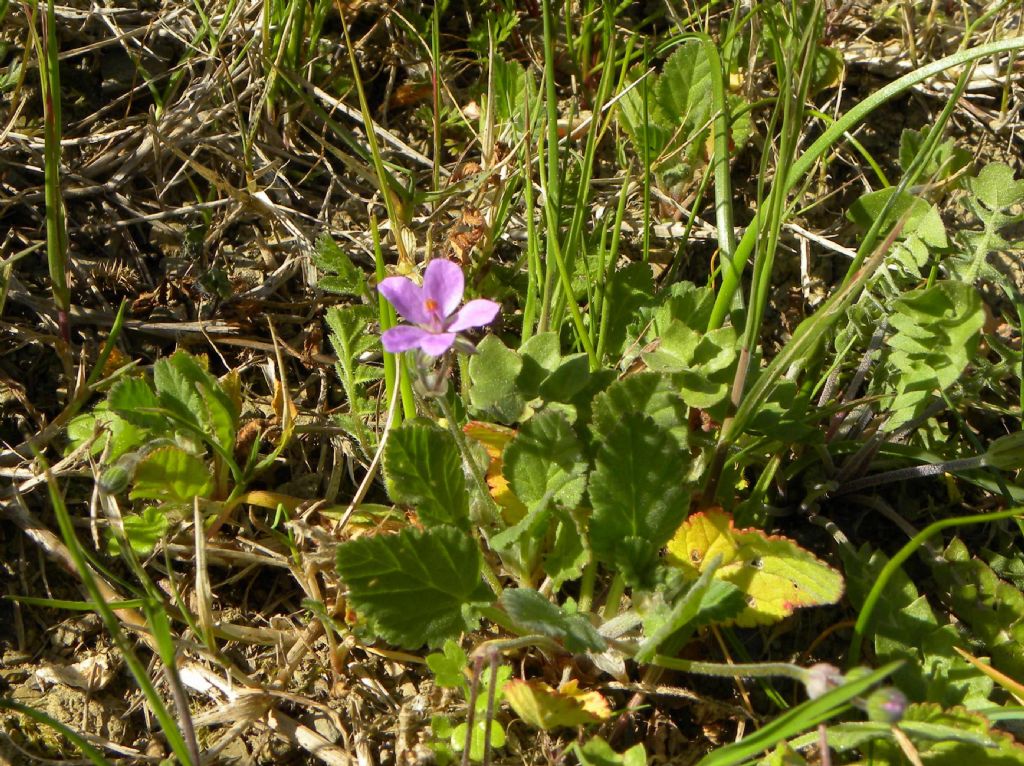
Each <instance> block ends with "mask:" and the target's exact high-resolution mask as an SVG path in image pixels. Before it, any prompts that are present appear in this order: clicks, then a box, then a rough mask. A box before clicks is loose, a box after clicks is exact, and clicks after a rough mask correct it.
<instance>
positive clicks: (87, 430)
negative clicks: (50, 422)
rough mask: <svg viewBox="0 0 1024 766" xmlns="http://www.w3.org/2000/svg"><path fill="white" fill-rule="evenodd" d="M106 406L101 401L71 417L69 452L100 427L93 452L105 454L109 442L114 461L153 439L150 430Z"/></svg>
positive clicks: (108, 457)
mask: <svg viewBox="0 0 1024 766" xmlns="http://www.w3.org/2000/svg"><path fill="white" fill-rule="evenodd" d="M106 407H107V405H106V403H102V404H100V405H98V406H97V407H96V409H94V410H93V411H92V412H89V413H86V414H84V415H79V416H77V417H75V418H72V420H71V422H70V423H68V440H69V441H70V445H69V447H68V451H69V452H70V451H74V450H75V449H78V447H80V446H81V445H82V444H84V443H85V442H87V441H88V440H89V439H92V438H93V435H94V434H95V433H96V430H97V429H99V434H98V437H97V438H96V440H95V441H94V442H93V445H92V447H91V449H90V452H91V454H92V455H100V454H103V451H104V450H105V449H107V447H108V445H109V451H108V452H107V460H108V462H111V463H112V462H114V461H116V460H117V459H118V458H119V457H121V456H122V455H124V454H125V453H127V452H130V451H131V450H134V449H135V448H137V447H139V446H141V445H142V444H144V443H145V442H146V441H147V440H149V439H150V438H152V437H151V435H150V432H149V431H148V430H147V429H145V428H140V427H139V426H137V425H135V424H133V423H130V422H128V421H127V420H125V419H124V418H122V417H120V416H119V415H117V414H116V413H114V412H111V411H110V410H109V409H107V408H106Z"/></svg>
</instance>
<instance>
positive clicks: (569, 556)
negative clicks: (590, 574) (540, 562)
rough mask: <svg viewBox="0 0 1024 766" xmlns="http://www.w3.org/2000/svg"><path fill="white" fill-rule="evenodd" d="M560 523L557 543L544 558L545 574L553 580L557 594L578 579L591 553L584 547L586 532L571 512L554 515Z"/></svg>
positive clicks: (553, 587)
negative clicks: (563, 587)
mask: <svg viewBox="0 0 1024 766" xmlns="http://www.w3.org/2000/svg"><path fill="white" fill-rule="evenodd" d="M554 517H555V519H556V520H559V521H557V523H558V527H557V529H556V531H555V542H554V544H553V545H552V546H551V549H550V550H549V551H548V553H547V554H546V555H545V557H544V573H545V574H546V575H547V576H548V577H550V578H551V584H552V590H553V591H555V592H557V591H558V589H559V588H561V587H562V584H563V583H565V582H567V581H569V580H575V579H577V578H578V577H579V576H580V575H581V574H583V568H584V567H585V566H586V565H587V563H588V562H589V561H590V552H589V551H588V550H587V549H586V547H585V546H584V545H583V539H584V532H583V531H582V530H581V529H580V527H579V525H578V524H577V523H576V519H575V517H574V514H573V513H572V512H570V511H558V512H556V513H555V514H554Z"/></svg>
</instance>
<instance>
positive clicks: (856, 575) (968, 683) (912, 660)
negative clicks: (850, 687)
mask: <svg viewBox="0 0 1024 766" xmlns="http://www.w3.org/2000/svg"><path fill="white" fill-rule="evenodd" d="M839 552H840V555H841V556H842V558H843V563H844V569H845V571H846V573H847V591H848V597H849V599H850V602H851V604H852V605H853V606H854V608H856V609H860V608H861V607H862V605H863V603H864V598H865V596H866V595H867V593H868V590H869V589H870V588H871V587H872V586H873V585H874V584H875V581H876V580H877V579H878V575H879V573H880V571H881V569H882V567H883V566H885V564H886V562H887V559H886V557H885V556H884V555H883V554H882V553H880V552H877V551H876V552H870V551H869V549H868V548H867V547H866V546H865V547H864V548H862V549H861V550H859V551H855V550H853V549H852V548H848V547H846V546H841V547H840V548H839ZM872 626H873V632H874V646H875V654H876V655H877V657H878V658H879V660H880V661H883V662H884V661H887V660H892V659H901V660H905V663H904V665H903V667H902V668H900V670H899V671H898V672H897V673H896V675H895V676H894V678H893V680H894V681H895V683H896V684H897V685H898V686H899V688H900V689H901V690H902V691H903V692H904V693H905V694H906V695H907V696H908V697H910V699H912V700H924V699H930V700H934V701H936V702H938V703H940V704H942V705H946V706H953V705H960V704H964V705H968V706H970V707H979V706H983V705H987V704H988V701H987V700H988V695H989V694H990V693H991V691H992V682H991V680H989V679H988V678H986V677H985V676H984V675H983V674H982V673H981V672H980V671H978V670H977V669H975V668H973V667H971V665H970V664H968V663H967V662H966V661H964V660H963V659H962V658H961V657H960V655H958V654H957V653H956V650H955V648H954V647H956V646H959V645H960V644H961V643H962V637H961V636H960V634H959V633H958V632H957V630H956V629H955V628H954V627H953V626H952V625H940V624H939V621H938V619H937V618H936V616H935V613H934V611H933V610H932V608H931V606H929V604H928V599H927V598H925V597H924V596H921V595H919V594H918V591H917V587H916V586H915V585H914V583H913V581H912V580H911V579H910V578H909V577H907V575H906V574H905V573H904V572H903V571H902V570H897V571H896V573H895V574H894V576H893V577H892V579H891V580H890V581H889V582H888V584H887V585H886V587H885V589H884V590H883V591H882V597H881V598H880V599H879V601H878V603H877V604H876V606H875V611H874V616H873V618H872Z"/></svg>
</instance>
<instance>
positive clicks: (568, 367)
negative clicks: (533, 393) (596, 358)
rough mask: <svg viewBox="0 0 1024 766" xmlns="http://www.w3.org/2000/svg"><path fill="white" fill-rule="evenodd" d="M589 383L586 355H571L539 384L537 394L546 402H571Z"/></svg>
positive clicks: (588, 364) (588, 366)
mask: <svg viewBox="0 0 1024 766" xmlns="http://www.w3.org/2000/svg"><path fill="white" fill-rule="evenodd" d="M589 382H590V363H589V361H588V359H587V355H586V354H571V355H570V356H567V357H565V358H563V359H562V361H561V362H560V363H559V365H558V367H556V368H555V369H554V371H553V372H552V373H551V374H550V375H548V376H547V377H546V378H545V379H544V381H543V382H542V383H541V384H540V388H539V389H538V393H539V394H540V396H541V398H543V399H544V400H545V401H547V402H566V403H568V402H571V401H572V400H573V398H574V397H575V396H576V395H577V394H578V393H579V392H580V391H582V390H583V389H584V388H586V386H587V384H588V383H589Z"/></svg>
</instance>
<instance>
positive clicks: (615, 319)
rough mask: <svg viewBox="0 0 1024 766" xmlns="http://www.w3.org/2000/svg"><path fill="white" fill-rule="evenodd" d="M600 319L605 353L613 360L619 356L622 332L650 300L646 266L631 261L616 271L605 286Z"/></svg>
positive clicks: (650, 283) (651, 288)
mask: <svg viewBox="0 0 1024 766" xmlns="http://www.w3.org/2000/svg"><path fill="white" fill-rule="evenodd" d="M607 291H608V294H607V295H606V296H605V300H604V312H605V314H606V315H607V318H606V317H604V316H602V318H601V320H602V326H603V327H604V329H603V332H604V349H605V353H606V354H608V355H610V356H611V357H612V358H613V359H618V357H619V356H620V355H621V354H622V349H623V346H624V345H625V342H626V330H627V328H628V327H629V325H630V323H631V322H632V321H633V320H634V319H635V318H636V315H637V312H638V311H639V310H640V308H641V307H643V306H649V305H650V304H651V302H652V301H653V299H654V278H653V275H652V272H651V267H650V265H649V264H646V263H642V262H640V261H634V262H632V263H629V264H628V265H626V266H624V267H622V268H621V269H618V270H616V271H615V272H614V273H613V274H612V277H611V279H610V280H609V282H608V285H607Z"/></svg>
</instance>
